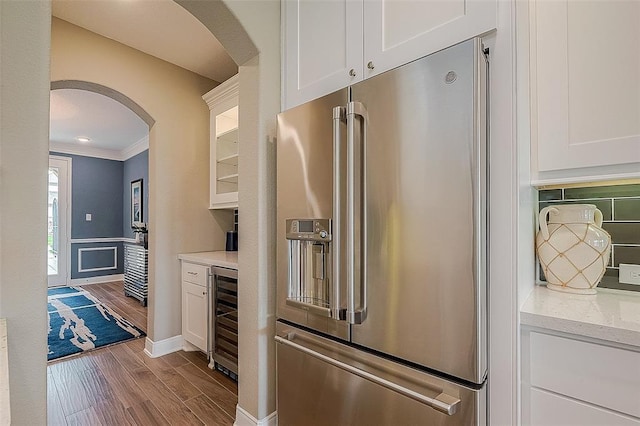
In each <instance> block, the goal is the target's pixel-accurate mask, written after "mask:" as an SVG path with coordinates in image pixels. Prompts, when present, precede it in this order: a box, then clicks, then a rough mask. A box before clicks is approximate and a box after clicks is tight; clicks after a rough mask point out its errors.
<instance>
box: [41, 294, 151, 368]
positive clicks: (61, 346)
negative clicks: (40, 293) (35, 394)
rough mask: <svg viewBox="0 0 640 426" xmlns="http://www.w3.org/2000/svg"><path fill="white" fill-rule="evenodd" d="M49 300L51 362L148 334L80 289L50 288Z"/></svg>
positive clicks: (49, 356)
mask: <svg viewBox="0 0 640 426" xmlns="http://www.w3.org/2000/svg"><path fill="white" fill-rule="evenodd" d="M47 299H48V300H47V301H48V303H47V309H48V311H49V315H48V318H49V353H48V355H47V359H48V360H49V361H51V360H52V359H57V358H62V357H65V356H69V355H73V354H77V353H80V352H84V351H89V350H91V349H95V348H99V347H101V346H107V345H112V344H114V343H118V342H122V341H125V340H129V339H135V338H137V337H141V336H144V335H145V334H144V332H143V331H142V330H140V329H139V328H138V327H136V326H135V325H133V324H132V323H131V322H130V321H128V320H126V319H125V318H123V317H121V316H120V315H118V314H117V313H116V312H114V311H113V310H111V309H110V308H109V307H108V306H106V305H105V304H104V303H102V302H100V301H99V300H98V299H96V297H95V296H93V295H92V294H91V293H89V292H88V291H86V290H83V289H81V288H76V287H56V288H50V289H49V291H48V298H47Z"/></svg>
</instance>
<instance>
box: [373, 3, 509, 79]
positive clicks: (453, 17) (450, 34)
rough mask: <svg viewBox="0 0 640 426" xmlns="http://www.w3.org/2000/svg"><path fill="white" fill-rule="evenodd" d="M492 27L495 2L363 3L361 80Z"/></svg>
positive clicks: (494, 26)
mask: <svg viewBox="0 0 640 426" xmlns="http://www.w3.org/2000/svg"><path fill="white" fill-rule="evenodd" d="M496 26H497V1H496V0H447V1H442V0H376V1H370V0H365V2H364V63H365V78H367V77H370V76H372V75H375V74H379V73H381V72H384V71H387V70H389V69H391V68H395V67H397V66H400V65H402V64H406V63H408V62H411V61H413V60H415V59H418V58H421V57H423V56H426V55H428V54H430V53H433V52H437V51H438V50H442V49H444V48H446V47H449V46H452V45H454V44H457V43H459V42H462V41H465V40H468V39H470V38H473V37H475V36H478V35H481V34H483V33H486V32H488V31H491V30H493V29H495V28H496Z"/></svg>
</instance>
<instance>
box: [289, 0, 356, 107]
mask: <svg viewBox="0 0 640 426" xmlns="http://www.w3.org/2000/svg"><path fill="white" fill-rule="evenodd" d="M282 13H283V16H282V22H283V23H284V27H283V37H284V52H283V64H284V66H283V68H284V74H283V83H282V87H283V90H284V93H285V105H284V106H285V109H287V108H291V107H293V106H296V105H300V104H303V103H305V102H307V101H309V100H311V99H315V98H317V97H320V96H322V95H326V94H329V93H331V92H333V91H335V90H338V89H340V88H343V87H346V86H348V85H349V84H351V83H355V82H357V81H360V80H362V72H363V66H362V1H361V0H359V1H353V0H336V1H326V0H315V1H314V0H283V2H282Z"/></svg>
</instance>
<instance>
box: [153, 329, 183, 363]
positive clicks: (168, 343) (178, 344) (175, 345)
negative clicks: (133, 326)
mask: <svg viewBox="0 0 640 426" xmlns="http://www.w3.org/2000/svg"><path fill="white" fill-rule="evenodd" d="M180 349H182V336H181V335H179V336H173V337H169V338H168V339H164V340H160V341H157V342H154V341H153V340H151V339H149V338H148V337H147V338H146V339H145V341H144V353H145V354H146V355H147V356H148V357H149V358H158V357H159V356H162V355H166V354H170V353H172V352H176V351H179V350H180Z"/></svg>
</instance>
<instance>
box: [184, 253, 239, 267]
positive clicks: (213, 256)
mask: <svg viewBox="0 0 640 426" xmlns="http://www.w3.org/2000/svg"><path fill="white" fill-rule="evenodd" d="M178 259H180V260H186V261H187V262H191V263H198V264H200V265H206V266H220V267H221V268H229V269H238V252H237V251H201V252H198V253H181V254H179V255H178Z"/></svg>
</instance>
